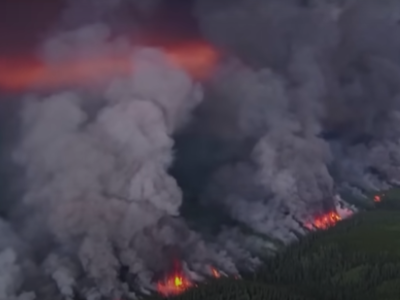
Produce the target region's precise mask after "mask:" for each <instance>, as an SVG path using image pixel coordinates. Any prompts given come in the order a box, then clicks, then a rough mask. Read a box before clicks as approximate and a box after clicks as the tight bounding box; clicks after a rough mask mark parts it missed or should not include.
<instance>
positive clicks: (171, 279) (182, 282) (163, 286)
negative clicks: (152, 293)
mask: <svg viewBox="0 0 400 300" xmlns="http://www.w3.org/2000/svg"><path fill="white" fill-rule="evenodd" d="M174 268H175V270H174V271H173V272H172V273H171V274H169V275H168V276H166V277H165V278H164V280H161V281H159V282H157V291H158V293H159V294H161V295H162V296H164V297H168V296H176V295H179V294H181V293H183V292H185V291H187V290H188V289H189V288H192V287H195V286H196V284H195V283H193V282H192V281H191V280H190V279H189V278H188V277H186V276H185V274H184V272H183V271H182V268H181V265H180V263H179V262H175V263H174ZM210 270H211V274H212V276H213V277H214V278H220V277H221V273H220V272H219V271H218V270H217V269H216V268H214V267H212V266H210Z"/></svg>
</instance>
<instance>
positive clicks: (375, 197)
mask: <svg viewBox="0 0 400 300" xmlns="http://www.w3.org/2000/svg"><path fill="white" fill-rule="evenodd" d="M381 201H382V196H381V195H375V196H374V202H375V203H379V202H381Z"/></svg>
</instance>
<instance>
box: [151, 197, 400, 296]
mask: <svg viewBox="0 0 400 300" xmlns="http://www.w3.org/2000/svg"><path fill="white" fill-rule="evenodd" d="M382 200H383V201H381V202H380V203H377V204H376V205H375V207H373V208H370V209H366V210H365V211H363V212H360V213H358V214H357V215H355V216H353V217H352V218H350V219H347V220H344V221H342V222H340V223H338V224H337V225H336V226H335V227H332V228H330V229H328V230H324V231H318V232H315V233H313V234H311V235H309V236H307V237H305V238H304V239H302V240H301V241H299V242H298V243H296V244H293V245H291V246H289V247H288V248H287V249H285V250H283V251H282V252H280V253H279V254H277V255H276V256H274V257H271V258H269V259H267V260H266V261H265V264H264V266H263V267H262V268H261V269H260V270H259V271H258V272H257V273H255V274H251V275H244V276H243V279H240V280H237V279H234V278H223V279H216V280H213V281H210V282H207V283H205V284H202V285H200V286H199V287H197V288H193V289H190V290H189V291H187V292H185V293H183V294H181V295H179V296H175V297H171V298H170V299H174V300H322V299H323V300H358V299H360V300H361V299H362V300H376V299H379V300H399V299H400V191H399V190H391V191H388V192H386V193H385V194H384V196H383V199H382ZM150 299H152V300H156V299H161V298H157V297H152V298H150ZM164 299H165V298H164Z"/></svg>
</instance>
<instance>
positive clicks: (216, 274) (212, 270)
mask: <svg viewBox="0 0 400 300" xmlns="http://www.w3.org/2000/svg"><path fill="white" fill-rule="evenodd" d="M210 269H211V274H212V276H213V277H214V278H220V277H221V274H220V273H219V272H218V270H217V269H215V268H214V267H210Z"/></svg>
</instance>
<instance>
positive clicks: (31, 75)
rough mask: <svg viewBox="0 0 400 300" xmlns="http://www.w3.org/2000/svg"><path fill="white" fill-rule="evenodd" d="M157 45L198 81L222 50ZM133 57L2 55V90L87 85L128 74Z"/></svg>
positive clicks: (198, 43) (192, 44)
mask: <svg viewBox="0 0 400 300" xmlns="http://www.w3.org/2000/svg"><path fill="white" fill-rule="evenodd" d="M158 48H159V49H161V50H163V51H164V53H165V55H166V57H167V58H168V59H169V61H170V62H172V63H173V64H175V65H176V66H178V67H180V68H182V69H184V70H185V71H186V72H188V73H189V74H190V75H191V76H192V77H193V78H195V79H196V80H204V79H206V78H207V77H208V76H209V74H210V73H211V72H212V70H213V68H214V66H215V65H216V63H217V61H218V59H219V53H218V52H217V51H216V50H215V49H214V48H213V47H212V46H211V45H209V44H207V43H205V42H202V41H188V42H184V43H182V42H181V43H177V44H174V45H169V46H159V47H158ZM131 59H132V53H128V54H126V55H123V56H113V57H110V56H102V55H94V56H93V57H86V58H85V59H82V58H80V59H70V60H68V61H62V62H59V63H53V64H51V65H48V64H46V63H44V62H42V61H40V60H39V59H36V58H34V57H0V89H3V90H5V91H8V92H20V91H24V90H28V89H31V88H34V89H52V88H63V87H69V86H82V85H83V86H87V85H90V84H93V83H97V82H101V81H103V80H105V79H110V78H113V77H115V76H124V75H129V74H130V73H131V72H132V61H131ZM133 64H134V62H133ZM133 67H134V66H133Z"/></svg>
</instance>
